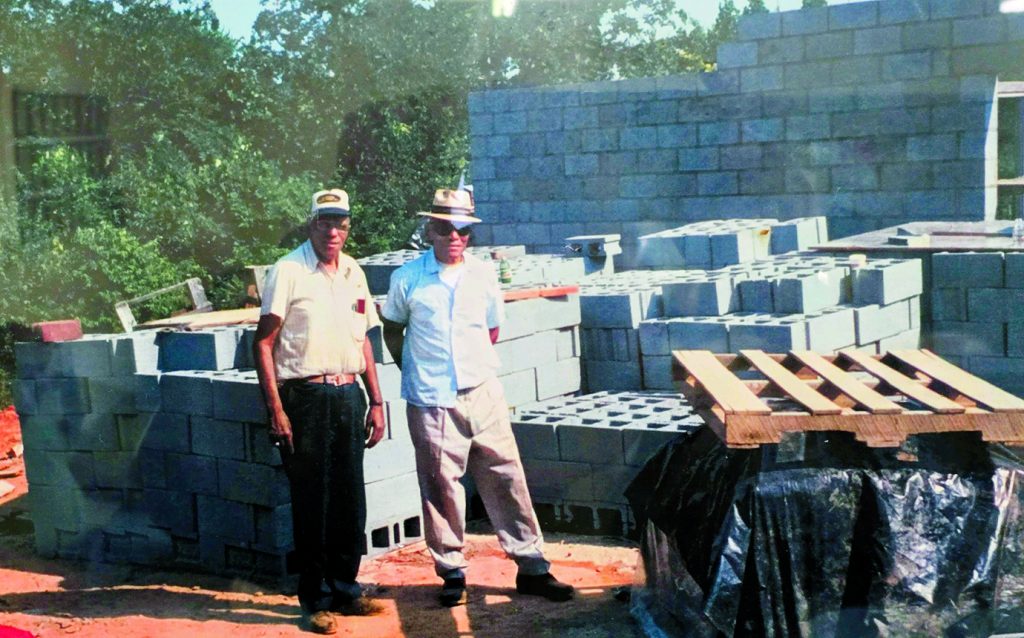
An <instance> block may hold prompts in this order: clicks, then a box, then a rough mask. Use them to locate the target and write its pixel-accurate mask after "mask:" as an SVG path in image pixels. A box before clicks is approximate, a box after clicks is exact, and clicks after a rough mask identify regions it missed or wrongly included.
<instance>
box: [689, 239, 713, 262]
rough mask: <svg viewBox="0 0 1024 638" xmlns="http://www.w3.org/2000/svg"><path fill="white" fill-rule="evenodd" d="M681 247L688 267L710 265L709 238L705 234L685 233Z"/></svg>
mask: <svg viewBox="0 0 1024 638" xmlns="http://www.w3.org/2000/svg"><path fill="white" fill-rule="evenodd" d="M683 249H684V254H685V255H686V265H687V267H688V268H710V267H711V238H710V237H708V236H707V235H685V236H684V237H683Z"/></svg>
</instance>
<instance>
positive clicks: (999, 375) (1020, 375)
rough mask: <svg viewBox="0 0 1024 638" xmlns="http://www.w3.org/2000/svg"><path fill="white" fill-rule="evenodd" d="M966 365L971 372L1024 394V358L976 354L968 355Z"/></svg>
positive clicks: (1004, 387)
mask: <svg viewBox="0 0 1024 638" xmlns="http://www.w3.org/2000/svg"><path fill="white" fill-rule="evenodd" d="M964 367H966V368H967V370H968V371H970V372H971V374H975V375H977V376H979V377H981V378H982V379H985V380H986V381H988V382H989V383H991V384H993V385H996V386H998V387H1000V388H1002V389H1004V390H1006V391H1008V392H1010V393H1012V394H1016V395H1017V396H1020V395H1022V394H1024V359H1021V358H1009V357H986V356H974V357H968V363H967V365H966V366H964Z"/></svg>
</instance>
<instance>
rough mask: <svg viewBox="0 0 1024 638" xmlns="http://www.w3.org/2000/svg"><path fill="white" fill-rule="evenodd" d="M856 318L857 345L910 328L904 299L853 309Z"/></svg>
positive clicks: (908, 312)
mask: <svg viewBox="0 0 1024 638" xmlns="http://www.w3.org/2000/svg"><path fill="white" fill-rule="evenodd" d="M854 313H855V315H856V320H857V345H865V344H868V343H871V342H873V341H878V340H879V339H883V338H885V337H891V336H893V335H895V334H898V333H900V332H903V331H905V330H909V329H910V311H909V310H908V304H907V302H906V301H899V302H896V303H893V304H889V305H888V306H879V305H878V304H871V305H868V306H862V307H859V308H855V309H854Z"/></svg>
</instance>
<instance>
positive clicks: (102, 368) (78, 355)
mask: <svg viewBox="0 0 1024 638" xmlns="http://www.w3.org/2000/svg"><path fill="white" fill-rule="evenodd" d="M110 354H111V347H110V343H109V341H108V340H107V339H106V338H105V336H101V335H98V336H92V335H87V336H86V337H83V338H82V339H79V340H76V341H62V342H58V343H42V342H25V343H16V344H14V357H15V370H16V374H17V376H18V377H20V378H22V379H37V378H56V377H86V376H90V375H97V376H110Z"/></svg>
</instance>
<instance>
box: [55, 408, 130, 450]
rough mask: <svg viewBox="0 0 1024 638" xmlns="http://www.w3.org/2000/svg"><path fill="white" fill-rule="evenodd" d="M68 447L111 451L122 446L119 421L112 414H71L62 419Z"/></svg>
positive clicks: (70, 448) (71, 448)
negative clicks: (118, 429) (118, 426)
mask: <svg viewBox="0 0 1024 638" xmlns="http://www.w3.org/2000/svg"><path fill="white" fill-rule="evenodd" d="M60 423H61V427H63V428H64V430H65V434H66V435H67V441H68V449H69V450H81V451H93V452H96V451H111V450H117V449H119V448H120V438H119V436H118V432H117V422H116V421H115V420H114V417H113V415H111V414H100V413H96V414H69V415H65V416H64V417H62V418H61V419H60Z"/></svg>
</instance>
